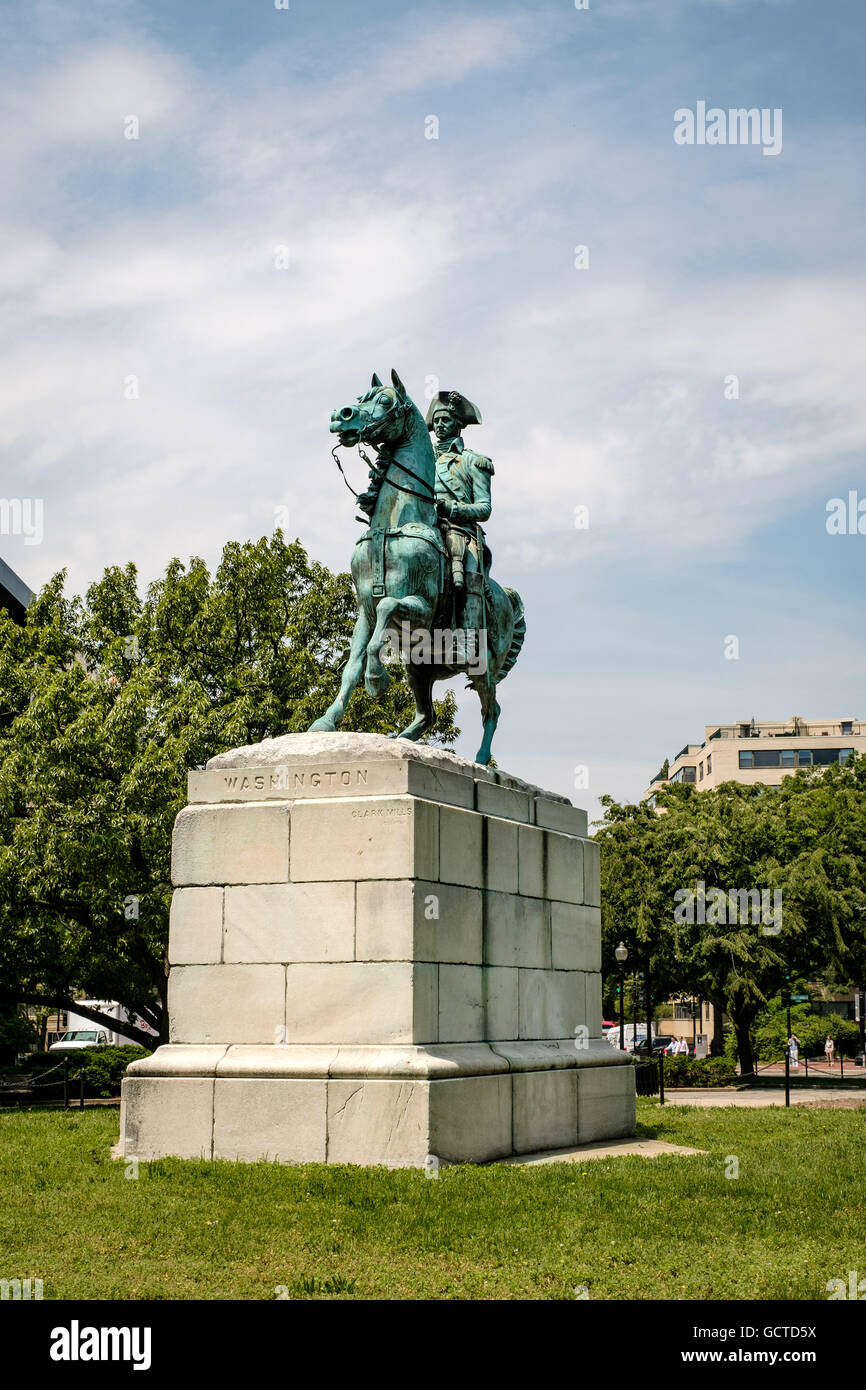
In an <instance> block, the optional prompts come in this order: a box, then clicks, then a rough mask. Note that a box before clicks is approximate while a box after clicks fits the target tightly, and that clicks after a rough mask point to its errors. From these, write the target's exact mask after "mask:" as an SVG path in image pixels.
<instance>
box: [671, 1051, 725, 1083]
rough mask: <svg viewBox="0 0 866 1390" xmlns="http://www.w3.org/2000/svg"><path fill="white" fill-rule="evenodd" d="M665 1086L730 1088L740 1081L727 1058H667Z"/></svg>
mask: <svg viewBox="0 0 866 1390" xmlns="http://www.w3.org/2000/svg"><path fill="white" fill-rule="evenodd" d="M664 1067H665V1086H666V1087H667V1086H671V1087H673V1088H676V1087H677V1086H730V1085H731V1084H732V1082H735V1081H737V1080H738V1077H737V1073H736V1069H735V1067H734V1065H733V1063H732V1062H730V1061H728V1059H727V1058H726V1057H665V1060H664Z"/></svg>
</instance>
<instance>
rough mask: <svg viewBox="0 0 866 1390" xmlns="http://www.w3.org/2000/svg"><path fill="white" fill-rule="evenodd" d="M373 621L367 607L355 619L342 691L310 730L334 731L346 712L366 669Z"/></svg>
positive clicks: (344, 669) (341, 686)
mask: <svg viewBox="0 0 866 1390" xmlns="http://www.w3.org/2000/svg"><path fill="white" fill-rule="evenodd" d="M371 629H372V623H371V621H370V619H369V617H368V616H367V612H366V609H364V608H361V610H360V611H359V613H358V616H357V618H356V619H355V630H354V632H353V633H352V644H351V646H350V647H349V659H348V661H347V662H346V664H345V666H344V667H343V678H342V680H341V681H340V693H339V695H338V696H337V698H336V700H335V701H334V703H333V704H332V705H331V706H330V708H329V709H327V710H326V711H325V713H324V714H323V715H322V717H321V719H317V720H316V722H315V723H314V724H311V725H310V732H311V733H312V732H314V731H315V732H321V733H333V732H334V730H335V729H336V727H337V725H338V724H339V722H340V720H341V719H342V718H343V715H344V714H345V713H346V706H347V704H348V703H349V700H350V698H351V695H352V691H353V690H354V689H355V686H356V685H357V684H358V681H359V680H360V679H361V672H362V670H363V669H364V653H365V652H366V650H367V643H368V642H369V640H370V632H371Z"/></svg>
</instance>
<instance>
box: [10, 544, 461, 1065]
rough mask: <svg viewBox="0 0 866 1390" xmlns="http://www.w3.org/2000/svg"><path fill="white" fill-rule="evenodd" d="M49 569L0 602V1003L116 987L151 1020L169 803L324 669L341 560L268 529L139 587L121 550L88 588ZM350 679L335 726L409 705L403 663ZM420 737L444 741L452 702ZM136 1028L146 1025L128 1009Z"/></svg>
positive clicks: (334, 657) (368, 723)
mask: <svg viewBox="0 0 866 1390" xmlns="http://www.w3.org/2000/svg"><path fill="white" fill-rule="evenodd" d="M63 588H64V575H63V574H59V575H57V576H56V577H55V578H54V579H53V580H52V582H51V583H50V584H48V585H47V586H46V588H45V589H44V590H43V591H42V593H41V594H40V595H39V597H38V598H37V599H36V600H35V602H34V603H33V605H32V606H31V608H30V610H29V612H28V615H27V622H26V625H25V626H23V627H19V626H18V625H16V624H15V623H14V622H12V621H11V619H9V618H8V617H7V616H6V615H5V614H3V613H0V1005H2V1007H3V1008H4V1010H8V1009H9V1008H10V1007H11V1006H12V1005H14V1004H15V1003H18V1002H23V1003H27V1004H35V1005H40V1006H49V1007H52V1008H61V1009H70V1008H73V1007H74V1008H75V1012H77V1013H81V1014H85V1015H86V1016H87V1017H88V1018H92V1019H93V1021H94V1022H98V1023H103V1024H105V1023H109V1022H110V1021H109V1020H107V1019H105V1018H104V1016H103V1015H102V1014H101V1013H100V1012H99V1011H98V1010H97V1011H92V1010H90V1011H89V1010H86V1009H82V1008H81V1007H80V1005H76V1004H74V999H73V996H74V994H75V992H77V991H80V990H83V991H84V992H85V994H86V995H87V997H89V998H92V999H114V1000H118V1001H119V1002H120V1003H122V1004H123V1005H124V1006H125V1007H126V1008H127V1009H128V1010H129V1012H130V1014H131V1015H135V1014H138V1015H140V1016H141V1018H142V1019H144V1020H145V1021H146V1022H147V1023H148V1024H149V1025H150V1026H151V1027H153V1028H155V1029H156V1030H157V1032H158V1033H159V1034H160V1036H162V1037H164V1036H165V991H166V967H165V956H166V944H167V932H168V911H169V905H170V900H171V883H170V851H171V832H172V826H173V824H174V819H175V816H176V815H177V813H178V811H179V810H180V809H181V807H182V806H183V805H184V804H185V801H186V776H187V771H188V770H189V769H190V768H195V767H197V766H201V765H202V764H204V763H205V762H206V761H207V759H208V758H210V757H213V756H214V755H215V754H216V753H219V752H223V751H225V750H226V749H228V748H234V747H238V746H239V745H241V744H247V743H257V742H259V741H260V740H261V739H264V738H268V737H271V736H274V735H278V734H283V733H289V732H299V731H301V730H304V729H306V728H307V727H308V726H309V724H310V723H311V722H312V720H313V719H314V718H315V717H316V716H317V715H319V714H321V712H322V711H323V710H324V709H326V708H327V706H328V705H329V704H330V702H331V701H332V700H333V698H334V695H335V694H336V691H337V689H338V686H339V674H340V670H341V668H342V666H343V663H344V661H345V658H346V654H347V652H348V646H349V640H350V636H351V632H352V625H353V621H354V614H355V596H354V591H353V588H352V583H351V579H350V577H349V575H347V574H337V575H335V574H332V573H331V572H330V571H329V570H327V569H326V568H325V567H324V566H322V565H319V564H316V563H314V562H311V561H310V560H309V559H308V558H307V555H306V553H305V552H304V550H303V548H302V546H301V545H300V544H299V543H298V542H297V541H296V542H294V543H293V544H290V543H287V542H286V541H285V540H284V539H283V536H282V533H281V532H280V531H277V532H276V533H275V534H274V536H273V537H271V538H270V539H266V538H263V539H262V540H260V541H258V542H255V543H253V542H249V543H246V544H239V543H236V542H231V543H230V544H228V545H227V546H226V547H225V549H224V551H223V555H222V560H221V562H220V564H219V566H218V568H217V570H216V572H215V574H214V575H213V576H212V575H211V574H210V573H209V571H208V568H207V566H206V565H205V564H204V562H203V561H202V560H200V559H193V560H191V561H190V563H189V564H188V565H186V566H185V565H183V564H182V563H181V562H180V561H179V560H173V561H172V562H171V564H170V565H169V566H168V569H167V571H166V573H165V575H164V576H163V577H162V578H161V579H159V580H157V581H156V582H155V583H153V584H152V585H151V586H150V589H149V591H148V593H147V595H146V597H145V598H143V599H142V598H141V597H140V596H139V592H138V585H137V574H136V570H135V568H134V566H132V565H127V566H126V567H125V568H124V569H119V568H114V569H108V570H106V571H105V574H104V576H103V578H102V579H101V580H100V581H99V582H97V583H95V584H93V585H92V587H91V588H90V589H89V590H88V591H87V594H86V596H85V597H84V599H80V598H72V599H68V598H66V597H65V595H64V592H63ZM391 669H392V673H393V677H394V679H393V681H392V684H391V687H390V689H389V691H388V693H387V695H386V697H385V698H384V699H383V700H382V701H381V702H374V701H372V700H371V699H369V697H368V696H367V695H366V694H365V693H364V691H363V690H359V691H358V692H357V693H356V694H355V696H354V697H353V699H352V702H351V704H350V706H349V709H348V711H347V716H346V720H345V727H346V728H347V729H362V730H365V731H367V732H374V733H386V732H390V731H391V730H393V729H395V728H399V727H401V726H402V725H403V724H405V723H406V722H408V719H409V717H410V714H411V711H412V709H413V708H414V707H413V704H412V701H411V697H410V695H409V692H408V688H407V686H406V683H405V679H404V677H403V673H402V671H401V670H400V669H399V668H394V667H392V668H391ZM436 709H437V720H436V724H435V726H434V729H433V731H432V734H431V737H432V738H433V739H435V740H436V741H438V742H440V743H444V744H449V743H452V742H453V740H454V739H455V737H456V736H457V732H458V730H457V729H456V728H455V725H454V715H455V710H456V705H455V701H454V697H453V695H452V694H451V693H450V692H447V693H446V695H445V698H444V699H443V700H441V701H439V702H437V706H436ZM119 1031H122V1032H124V1033H125V1034H126V1035H127V1036H129V1037H130V1038H133V1039H134V1040H135V1041H136V1042H143V1043H145V1044H146V1043H147V1042H148V1041H151V1042H152V1039H151V1038H149V1036H148V1035H147V1034H146V1032H144V1031H143V1030H141V1029H139V1028H136V1027H135V1026H133V1025H129V1026H124V1027H122V1028H120V1030H119Z"/></svg>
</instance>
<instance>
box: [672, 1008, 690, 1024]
mask: <svg viewBox="0 0 866 1390" xmlns="http://www.w3.org/2000/svg"><path fill="white" fill-rule="evenodd" d="M691 1017H692V1005H691V1004H674V1018H675V1019H676V1020H677V1021H678V1022H680V1023H684V1022H685V1021H686V1019H691Z"/></svg>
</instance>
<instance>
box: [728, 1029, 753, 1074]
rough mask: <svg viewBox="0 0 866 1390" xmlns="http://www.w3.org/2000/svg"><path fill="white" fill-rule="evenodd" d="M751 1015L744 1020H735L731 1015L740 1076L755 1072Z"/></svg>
mask: <svg viewBox="0 0 866 1390" xmlns="http://www.w3.org/2000/svg"><path fill="white" fill-rule="evenodd" d="M752 1021H753V1018H752V1015H751V1014H749V1015H747V1016H746V1017H745V1018H735V1017H734V1015H733V1014H732V1015H731V1022H732V1023H733V1025H734V1035H735V1037H736V1039H737V1056H738V1058H739V1061H740V1075H741V1076H750V1075H751V1073H752V1072H753V1071H754V1070H755V1058H754V1054H753V1052H752V1036H751V1026H752Z"/></svg>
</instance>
